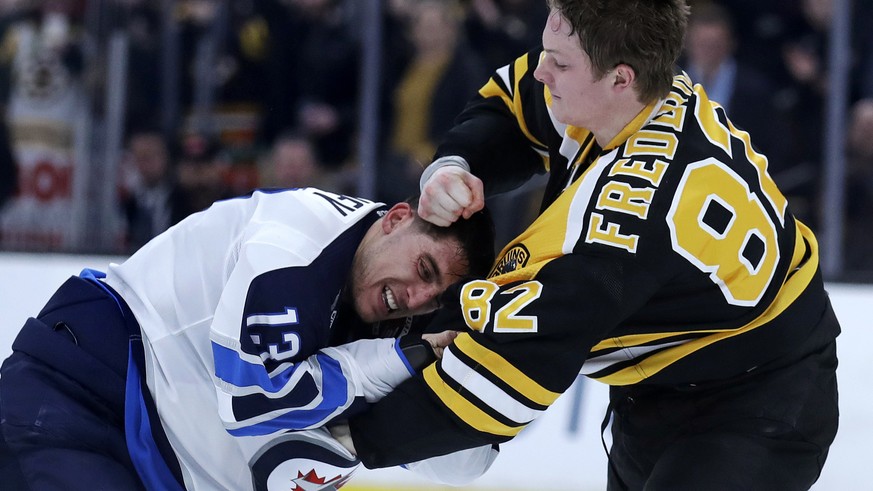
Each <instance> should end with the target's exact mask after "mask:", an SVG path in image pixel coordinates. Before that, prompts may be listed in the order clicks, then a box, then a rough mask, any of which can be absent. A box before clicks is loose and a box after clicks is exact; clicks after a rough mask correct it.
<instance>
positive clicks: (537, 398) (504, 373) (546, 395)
mask: <svg viewBox="0 0 873 491" xmlns="http://www.w3.org/2000/svg"><path fill="white" fill-rule="evenodd" d="M455 348H457V349H458V350H460V351H461V352H463V353H464V354H465V355H467V356H469V357H470V359H472V360H473V361H475V362H476V363H479V364H480V365H482V366H483V367H485V369H486V370H488V371H489V372H491V373H492V374H494V376H496V377H497V378H499V379H500V380H502V381H503V382H505V383H506V385H508V386H510V387H512V388H513V389H515V390H516V391H518V393H519V394H521V395H522V396H524V397H526V398H527V399H529V400H531V401H533V402H534V403H536V404H539V405H541V406H551V405H552V403H553V402H555V399H557V398H558V396H560V395H561V394H560V393H558V392H552V391H550V390H548V389H546V388H545V387H543V386H542V385H540V384H539V383H537V382H536V381H534V380H533V379H532V378H530V377H528V376H527V375H526V374H525V373H524V372H522V371H521V370H519V369H518V368H515V366H513V365H512V364H511V363H509V362H508V361H506V359H505V358H503V357H502V356H500V355H499V354H497V353H495V352H493V351H491V350H489V349H488V348H486V347H484V346H482V345H481V344H479V343H477V342H476V341H475V340H473V338H472V337H471V336H470V335H469V334H467V333H464V334H461V335H460V336H458V337H457V338H455Z"/></svg>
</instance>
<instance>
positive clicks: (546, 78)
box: [534, 62, 552, 85]
mask: <svg viewBox="0 0 873 491" xmlns="http://www.w3.org/2000/svg"><path fill="white" fill-rule="evenodd" d="M534 78H535V79H537V80H538V81H540V82H542V83H544V84H546V85H549V84H551V82H552V77H551V74H550V73H549V71H548V70H546V68H545V63H542V62H540V63H538V64H537V67H536V68H535V69H534Z"/></svg>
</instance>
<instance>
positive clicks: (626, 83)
mask: <svg viewBox="0 0 873 491" xmlns="http://www.w3.org/2000/svg"><path fill="white" fill-rule="evenodd" d="M610 75H611V76H612V77H613V80H612V85H613V87H615V88H616V89H619V88H620V89H622V90H624V89H629V88H631V87H632V86H633V83H634V81H635V80H636V79H637V72H635V71H634V69H633V68H632V67H631V66H630V65H627V64H625V63H619V64H618V65H616V66H615V68H614V69H613V70H612V73H611V74H610Z"/></svg>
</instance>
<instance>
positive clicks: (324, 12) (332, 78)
mask: <svg viewBox="0 0 873 491" xmlns="http://www.w3.org/2000/svg"><path fill="white" fill-rule="evenodd" d="M283 3H284V4H285V10H284V13H283V14H282V15H277V16H275V17H274V18H270V19H268V22H270V26H271V27H270V32H271V35H272V38H271V43H272V44H271V48H270V57H271V60H270V66H269V68H268V73H269V79H270V81H271V82H270V87H269V88H268V89H267V90H268V91H269V102H268V105H267V110H266V113H265V114H264V122H263V125H264V127H263V130H262V132H263V139H264V140H265V141H267V142H271V141H272V140H273V139H275V138H276V137H277V136H278V135H279V134H280V133H281V132H282V131H283V129H284V128H291V127H295V128H299V129H300V130H301V131H302V132H303V133H304V134H305V135H306V136H308V137H309V138H311V139H312V140H313V142H314V144H315V147H316V149H317V152H318V154H319V156H320V159H321V163H322V164H323V165H324V166H326V167H330V168H332V169H336V168H339V167H340V166H342V165H343V164H344V163H346V162H347V161H348V159H349V158H350V156H351V154H352V148H353V146H352V143H353V135H354V131H355V125H356V123H357V103H358V75H359V73H358V72H359V68H358V67H359V64H358V58H359V47H358V44H357V42H356V41H355V39H354V38H353V37H352V34H351V30H350V27H349V25H348V23H347V22H346V18H345V17H344V15H345V11H344V2H342V1H340V0H283Z"/></svg>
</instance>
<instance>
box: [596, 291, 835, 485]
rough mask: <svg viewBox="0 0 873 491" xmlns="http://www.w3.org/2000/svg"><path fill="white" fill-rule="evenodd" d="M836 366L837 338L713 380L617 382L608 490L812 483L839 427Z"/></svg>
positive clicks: (828, 319) (612, 394) (831, 319)
mask: <svg viewBox="0 0 873 491" xmlns="http://www.w3.org/2000/svg"><path fill="white" fill-rule="evenodd" d="M823 322H836V317H834V316H833V311H832V310H830V307H829V306H828V311H827V313H826V314H825V318H824V319H823ZM836 368H837V356H836V342H835V341H833V340H831V341H830V342H827V343H826V344H824V345H823V346H819V347H817V348H815V349H813V350H811V351H810V352H808V353H806V354H805V355H799V357H795V359H793V360H790V361H789V362H787V363H786V364H784V365H780V366H778V367H774V368H772V369H761V370H756V371H753V372H750V373H748V374H745V375H742V376H740V377H737V378H735V379H732V380H725V381H722V382H717V383H712V384H709V385H700V386H694V387H690V386H689V387H685V388H675V387H671V388H656V387H612V388H611V389H610V405H611V407H612V410H613V419H612V437H613V444H612V449H611V451H610V468H609V484H608V489H609V491H625V490H645V491H685V490H688V491H690V490H707V491H720V490H724V491H729V490H731V491H732V490H743V491H757V490H760V491H783V490H785V491H789V490H790V491H795V490H805V489H809V488H810V487H811V486H812V484H813V483H814V482H815V481H816V480H817V479H818V477H819V474H820V473H821V470H822V467H823V466H824V462H825V459H826V458H827V454H828V449H829V447H830V445H831V443H832V442H833V440H834V437H835V436H836V432H837V426H838V420H839V409H838V404H837V399H838V395H837V379H836Z"/></svg>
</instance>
